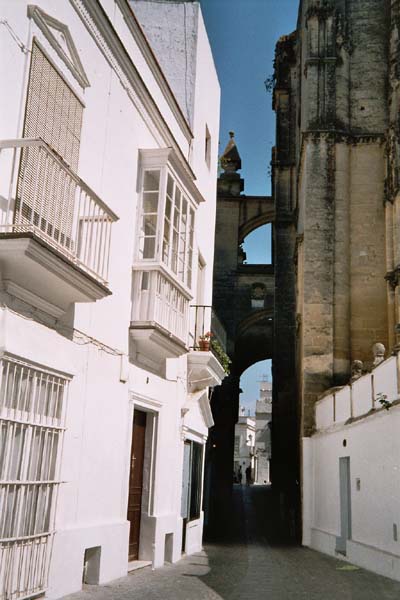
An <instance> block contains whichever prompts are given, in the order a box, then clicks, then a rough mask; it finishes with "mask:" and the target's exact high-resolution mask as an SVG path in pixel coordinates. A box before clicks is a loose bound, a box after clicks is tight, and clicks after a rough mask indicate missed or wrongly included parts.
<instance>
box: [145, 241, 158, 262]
mask: <svg viewBox="0 0 400 600" xmlns="http://www.w3.org/2000/svg"><path fill="white" fill-rule="evenodd" d="M155 251H156V238H154V237H147V238H145V239H144V240H143V258H154V255H155Z"/></svg>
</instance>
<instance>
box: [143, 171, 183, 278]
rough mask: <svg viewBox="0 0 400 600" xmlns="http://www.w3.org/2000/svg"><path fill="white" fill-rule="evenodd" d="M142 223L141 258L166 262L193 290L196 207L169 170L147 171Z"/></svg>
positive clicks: (144, 176) (144, 180)
mask: <svg viewBox="0 0 400 600" xmlns="http://www.w3.org/2000/svg"><path fill="white" fill-rule="evenodd" d="M139 222H140V231H139V245H138V253H137V258H138V259H139V260H146V261H147V260H149V261H150V260H151V261H157V262H160V263H162V264H163V265H165V266H166V267H167V269H168V270H169V271H170V272H171V273H172V274H173V275H174V276H176V277H177V279H178V280H179V281H180V282H182V284H183V285H184V286H185V287H187V288H188V289H190V288H191V287H192V262H193V241H194V209H193V207H192V206H191V204H190V202H189V200H188V197H187V194H186V193H185V192H184V191H183V190H182V189H181V187H180V186H179V185H178V183H177V182H176V180H175V178H174V177H173V176H172V174H171V173H170V172H169V170H167V169H163V170H161V169H146V170H145V171H144V172H143V186H142V198H141V214H140V218H139ZM158 240H160V242H159V241H158Z"/></svg>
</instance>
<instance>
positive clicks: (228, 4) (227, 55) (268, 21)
mask: <svg viewBox="0 0 400 600" xmlns="http://www.w3.org/2000/svg"><path fill="white" fill-rule="evenodd" d="M200 4H201V7H202V11H203V16H204V21H205V24H206V28H207V32H208V37H209V39H210V43H211V47H212V51H213V55H214V60H215V66H216V68H217V72H218V78H219V82H220V85H221V124H220V146H219V154H221V153H222V152H223V150H224V148H225V146H226V144H227V142H228V139H229V134H228V132H229V131H230V130H233V131H234V132H235V139H236V144H237V147H238V150H239V153H240V156H241V158H242V170H241V174H242V177H243V178H244V180H245V188H244V193H245V194H247V195H256V196H264V195H265V196H266V195H269V194H270V193H271V182H270V177H269V175H268V167H269V163H270V160H271V149H272V146H273V144H274V139H275V115H274V113H273V111H272V98H271V94H268V93H267V92H266V90H265V86H264V81H265V80H266V79H267V77H269V76H271V75H272V72H273V60H274V51H275V44H276V42H277V40H278V38H279V37H280V36H281V35H285V34H288V33H290V32H291V31H293V30H294V29H295V27H296V21H297V10H298V4H299V2H298V0H200ZM267 245H268V240H267V238H266V235H265V230H264V231H262V230H261V228H260V230H257V231H256V232H254V233H253V235H252V237H251V239H250V236H249V239H248V240H246V243H245V249H246V252H247V254H248V259H249V260H248V262H263V259H264V258H265V254H266V248H267ZM260 249H261V250H260ZM266 373H270V362H269V361H268V362H267V361H265V362H263V363H257V364H256V365H253V366H252V367H250V369H248V370H247V371H246V372H245V374H244V375H243V377H242V378H241V388H242V389H243V394H242V396H241V404H244V405H245V406H247V407H249V408H251V409H252V410H254V402H255V400H256V399H257V396H258V388H259V384H258V380H259V379H260V378H261V376H262V375H263V374H266Z"/></svg>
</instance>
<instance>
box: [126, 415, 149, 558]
mask: <svg viewBox="0 0 400 600" xmlns="http://www.w3.org/2000/svg"><path fill="white" fill-rule="evenodd" d="M145 435H146V413H145V412H142V411H140V410H135V412H134V415H133V432H132V451H131V472H130V477H129V498H128V521H130V524H131V529H130V533H129V560H137V559H138V558H139V535H140V515H141V507H142V490H143V460H144V443H145Z"/></svg>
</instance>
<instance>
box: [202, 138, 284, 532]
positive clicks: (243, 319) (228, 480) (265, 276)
mask: <svg viewBox="0 0 400 600" xmlns="http://www.w3.org/2000/svg"><path fill="white" fill-rule="evenodd" d="M230 136H231V137H230V140H229V142H228V145H227V147H226V149H225V151H224V154H223V156H222V158H221V166H222V168H223V169H224V172H223V173H222V174H221V175H220V177H219V179H218V186H217V190H218V193H217V216H216V236H215V257H214V282H213V286H214V288H213V289H214V292H213V307H214V309H215V311H216V313H217V315H218V317H219V319H220V320H221V322H222V324H223V326H224V328H225V330H226V334H227V353H228V354H229V356H230V358H231V360H232V364H231V369H230V374H229V376H228V377H227V378H226V379H225V380H224V381H223V383H222V385H221V386H219V387H217V388H215V389H214V391H213V396H212V398H211V407H212V411H213V418H214V423H215V424H214V427H213V428H212V429H211V431H210V437H209V442H208V451H207V464H206V486H205V505H206V521H207V523H208V525H209V528H208V529H209V530H211V529H213V524H215V523H218V524H219V525H221V524H223V520H224V518H225V517H227V514H228V512H227V506H229V502H230V497H231V493H232V465H233V450H234V430H235V424H236V421H237V418H238V410H239V395H240V392H241V390H240V377H241V375H242V374H243V373H244V371H246V369H248V368H249V367H251V366H252V365H254V364H256V363H258V362H259V361H261V360H266V359H271V358H273V310H274V293H275V276H274V265H273V262H271V263H267V264H246V262H245V261H246V256H245V253H244V251H243V246H242V244H243V241H244V239H245V238H246V236H248V235H249V234H250V233H251V232H253V231H255V230H256V229H258V228H259V227H261V226H263V225H266V224H271V227H272V230H273V227H274V218H275V211H274V205H273V201H272V198H271V197H269V196H246V195H245V194H243V193H242V192H243V190H244V181H243V180H242V179H241V177H240V174H239V173H238V171H239V170H240V168H241V159H240V156H239V153H238V150H237V147H236V143H235V139H234V136H233V133H232V132H231V133H230ZM271 238H272V240H273V233H272V236H271ZM271 245H272V244H271ZM211 490H212V494H211V493H210V491H211Z"/></svg>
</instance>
